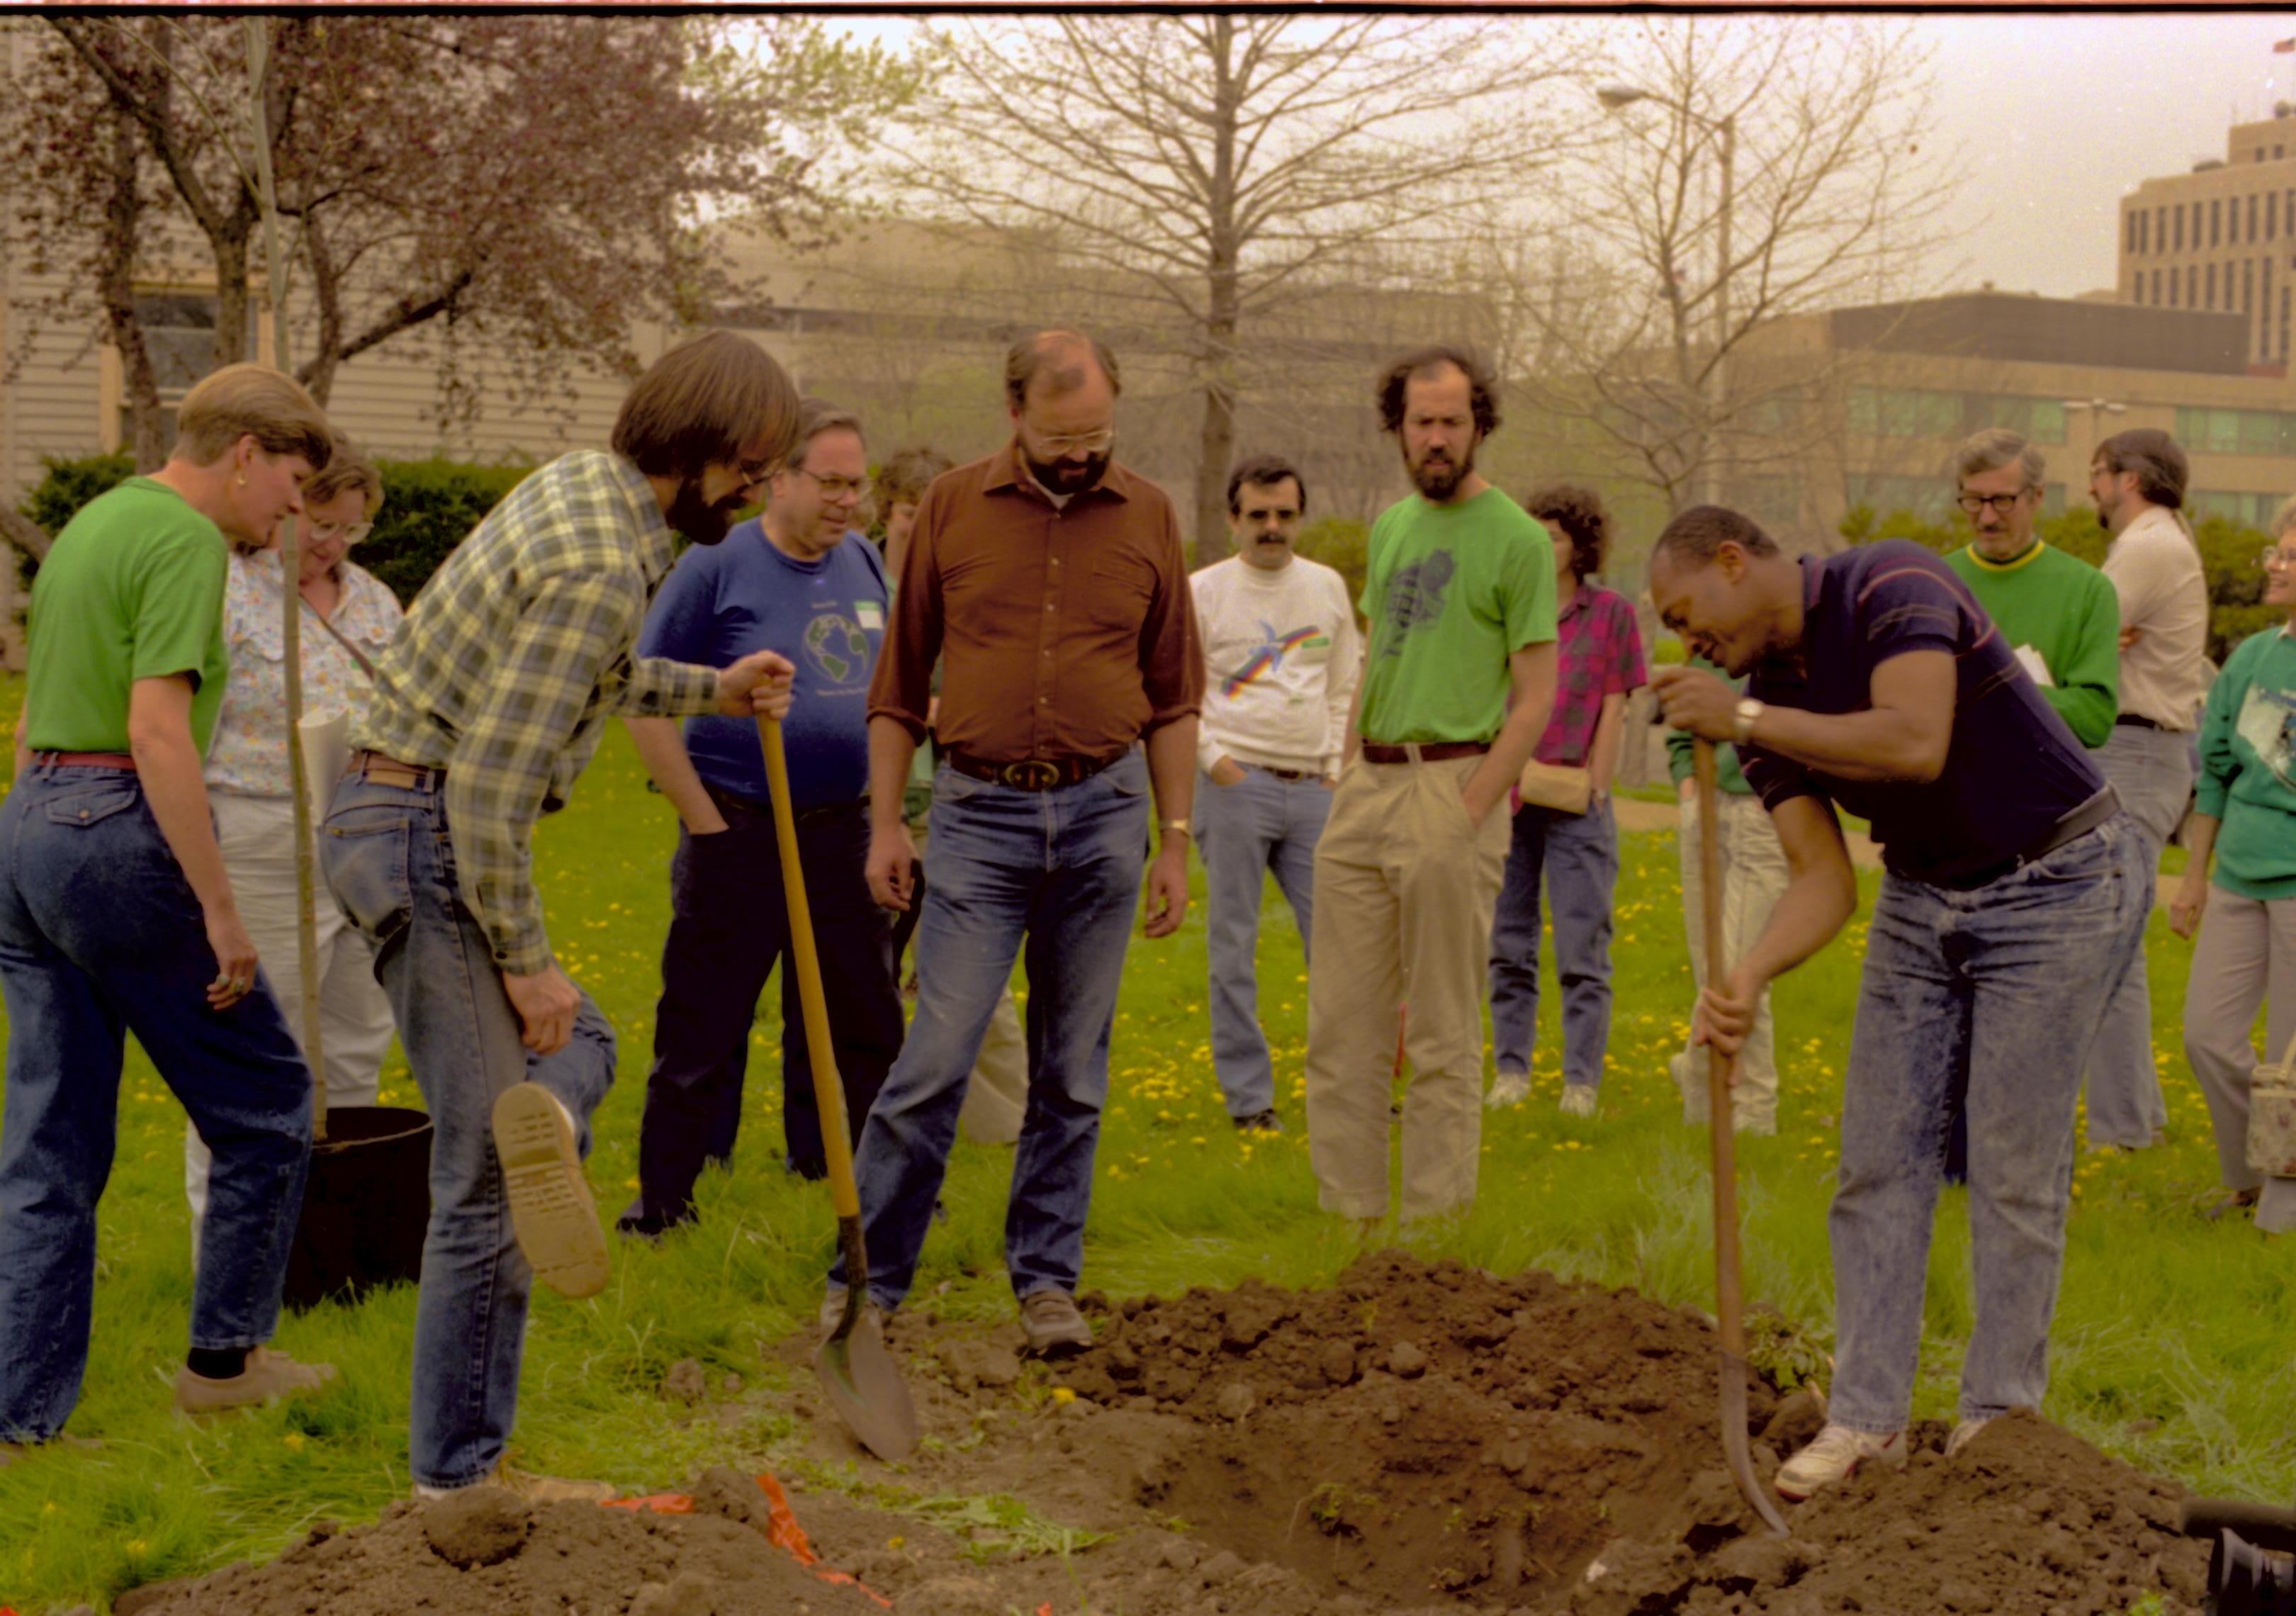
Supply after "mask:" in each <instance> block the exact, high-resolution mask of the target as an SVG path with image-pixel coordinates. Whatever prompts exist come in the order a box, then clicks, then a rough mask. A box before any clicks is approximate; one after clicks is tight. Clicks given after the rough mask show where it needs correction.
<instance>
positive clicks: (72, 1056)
mask: <svg viewBox="0 0 2296 1616" xmlns="http://www.w3.org/2000/svg"><path fill="white" fill-rule="evenodd" d="M215 976H216V956H215V952H214V950H213V949H212V948H210V947H209V946H208V936H207V923H206V921H205V918H204V917H203V915H202V914H201V909H200V904H199V899H198V898H195V897H193V893H192V889H191V884H190V883H189V882H186V881H185V880H184V872H183V867H182V866H181V865H178V864H177V863H176V856H175V855H174V853H172V852H170V851H169V850H168V843H167V841H166V839H165V838H164V837H163V836H162V835H161V834H160V825H159V822H158V821H157V820H155V819H154V818H152V809H151V807H150V805H149V804H148V803H147V802H146V800H145V799H144V795H143V783H142V782H141V781H140V780H138V778H137V777H136V775H135V773H134V771H132V770H128V769H110V768H86V767H56V766H53V765H49V766H41V767H33V768H32V769H30V770H29V771H27V772H26V773H25V774H24V775H22V776H21V778H19V779H18V780H17V782H16V784H15V788H14V790H12V792H10V793H9V795H8V798H7V800H6V802H5V803H4V804H0V989H4V991H5V994H6V998H7V1005H8V1093H7V1100H6V1105H5V1110H4V1112H0V1342H4V1343H6V1344H5V1346H4V1347H0V1441H10V1442H39V1441H45V1440H47V1439H49V1438H50V1437H53V1436H54V1435H55V1433H56V1432H57V1431H59V1430H60V1429H61V1427H62V1425H63V1423H64V1421H65V1420H66V1419H67V1418H68V1417H69V1416H70V1414H71V1411H72V1406H73V1405H74V1404H75V1403H77V1402H78V1400H79V1384H80V1376H81V1375H82V1374H83V1373H84V1372H85V1371H86V1367H87V1338H88V1322H89V1315H90V1310H91V1308H92V1306H93V1303H94V1292H95V1206H96V1202H97V1201H98V1200H99V1199H100V1198H101V1197H102V1194H103V1186H104V1183H105V1181H106V1180H107V1179H108V1178H109V1177H111V1159H112V1153H113V1150H114V1148H115V1145H116V1143H117V1138H118V1129H119V1074H120V1063H121V1059H122V1055H123V1039H124V1037H125V1035H126V1034H127V1033H128V1032H133V1033H134V1034H135V1040H136V1042H137V1043H139V1044H141V1045H142V1046H143V1051H144V1053H145V1054H148V1055H150V1056H151V1057H152V1065H153V1066H155V1067H157V1068H158V1069H159V1071H160V1078H161V1079H163V1080H164V1081H165V1082H166V1083H167V1085H168V1087H169V1088H170V1089H172V1090H174V1091H175V1095H176V1099H178V1100H180V1101H182V1102H183V1105H184V1110H185V1111H186V1112H189V1113H190V1114H191V1119H192V1125H193V1127H194V1128H198V1129H199V1131H200V1136H201V1138H203V1139H205V1140H206V1141H207V1142H208V1144H209V1146H210V1147H211V1148H212V1150H213V1151H214V1153H215V1163H214V1169H213V1172H212V1174H211V1176H210V1177H209V1188H208V1215H207V1239H206V1260H204V1261H202V1262H201V1264H200V1265H199V1274H198V1276H197V1278H196V1279H195V1280H194V1281H193V1286H192V1345H193V1347H195V1348H201V1349H212V1350H222V1349H230V1348H234V1347H256V1346H260V1345H262V1344H263V1343H264V1342H265V1341H269V1340H270V1339H271V1333H272V1331H273V1330H274V1329H275V1328H276V1326H277V1325H278V1322H279V1293H280V1288H281V1286H282V1285H283V1284H284V1283H285V1280H286V1274H287V1251H288V1248H289V1247H290V1246H291V1244H292V1243H294V1238H295V1223H296V1219H297V1218H298V1217H299V1215H300V1214H301V1211H302V1206H303V1178H304V1174H305V1172H306V1170H307V1168H308V1167H309V1165H310V1156H311V1076H310V1072H309V1071H308V1070H307V1069H306V1068H305V1066H304V1064H303V1057H302V1055H301V1054H299V1053H298V1051H297V1049H296V1046H295V1040H294V1039H293V1038H291V1037H290V1036H289V1034H288V1031H287V1022H286V1020H285V1018H284V1017H283V1016H282V1015H281V1014H280V1012H279V1004H278V1001H277V1000H276V999H275V998H274V997H272V993H271V988H270V986H269V984H268V983H267V982H264V981H258V983H257V985H256V988H255V991H254V992H253V993H250V994H249V995H248V996H247V997H245V998H243V999H242V1000H240V1002H239V1003H238V1004H236V1005H234V1006H232V1007H231V1008H230V1009H228V1010H221V1011H218V1010H214V1009H210V1008H209V1005H208V1002H207V987H208V984H209V982H211V981H213V980H215Z"/></svg>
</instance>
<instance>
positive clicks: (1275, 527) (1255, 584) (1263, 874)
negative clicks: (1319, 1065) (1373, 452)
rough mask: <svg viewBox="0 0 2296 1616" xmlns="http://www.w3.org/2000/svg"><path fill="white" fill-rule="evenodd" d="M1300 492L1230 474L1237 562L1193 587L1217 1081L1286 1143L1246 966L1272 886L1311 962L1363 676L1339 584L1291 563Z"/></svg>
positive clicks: (1297, 487)
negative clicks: (1315, 907) (1322, 844)
mask: <svg viewBox="0 0 2296 1616" xmlns="http://www.w3.org/2000/svg"><path fill="white" fill-rule="evenodd" d="M1307 509H1308V488H1307V484H1306V483H1305V482H1304V481H1303V480H1301V479H1300V473H1299V472H1298V470H1297V469H1295V468H1294V467H1293V466H1292V465H1291V464H1290V463H1287V462H1285V461H1283V460H1281V459H1279V458H1277V457H1276V456H1275V455H1258V456H1256V457H1254V458H1252V459H1250V460H1245V461H1242V462H1239V463H1237V465H1236V468H1235V469H1234V471H1233V472H1229V473H1228V479H1227V513H1228V527H1229V530H1230V532H1231V533H1232V534H1233V536H1234V540H1235V554H1234V555H1232V556H1230V557H1228V558H1227V559H1226V561H1221V562H1213V563H1212V564H1211V565H1210V566H1209V567H1206V568H1204V569H1203V570H1201V571H1200V572H1197V573H1196V574H1194V576H1193V578H1191V579H1190V580H1189V587H1190V589H1191V590H1192V591H1193V594H1194V596H1195V605H1196V626H1197V630H1198V636H1199V637H1200V638H1201V640H1202V641H1203V644H1204V661H1205V673H1206V678H1205V681H1204V686H1205V688H1204V710H1203V723H1202V726H1201V729H1200V730H1199V731H1198V736H1197V748H1196V751H1197V763H1198V765H1199V767H1201V769H1202V771H1203V774H1204V775H1205V777H1206V779H1205V782H1204V783H1200V784H1199V785H1198V786H1197V787H1196V803H1195V818H1196V823H1195V842H1196V850H1197V851H1198V853H1199V854H1201V857H1202V858H1203V861H1204V884H1205V887H1206V889H1207V893H1208V897H1209V899H1210V906H1209V910H1208V919H1207V923H1206V924H1207V930H1208V932H1209V944H1210V956H1211V993H1210V1002H1211V1014H1212V1066H1213V1069H1214V1070H1216V1071H1217V1072H1218V1074H1219V1082H1220V1089H1221V1092H1222V1093H1223V1094H1225V1095H1226V1096H1227V1110H1228V1115H1229V1116H1230V1117H1232V1118H1233V1119H1234V1121H1235V1125H1236V1127H1238V1128H1243V1129H1247V1130H1252V1131H1259V1132H1266V1133H1281V1132H1283V1122H1282V1121H1281V1120H1279V1119H1278V1118H1277V1116H1276V1114H1275V1069H1274V1067H1273V1065H1272V1064H1271V1063H1270V1062H1269V1060H1268V1054H1267V1035H1266V1034H1265V1033H1264V1032H1262V1031H1261V1030H1260V1026H1259V982H1258V972H1257V970H1256V966H1255V956H1256V952H1257V949H1258V947H1259V899H1260V894H1261V893H1262V891H1263V890H1265V889H1266V886H1267V872H1268V871H1270V870H1273V871H1274V872H1275V882H1276V884H1277V885H1278V886H1280V887H1282V888H1283V896H1284V898H1285V900H1286V901H1288V902H1289V903H1290V904H1291V906H1292V919H1293V920H1294V921H1296V922H1297V923H1298V924H1299V927H1300V947H1301V949H1302V951H1303V952H1304V951H1305V949H1306V947H1307V939H1308V933H1309V931H1310V921H1309V916H1310V913H1311V905H1312V904H1313V901H1314V894H1315V881H1316V838H1318V837H1320V836H1321V835H1322V834H1323V833H1324V820H1325V819H1326V818H1327V817H1328V816H1330V814H1331V811H1332V795H1331V792H1332V786H1333V783H1334V782H1335V781H1336V780H1337V779H1338V778H1339V773H1340V753H1341V748H1342V746H1343V745H1344V743H1345V740H1346V736H1347V728H1348V710H1349V704H1350V703H1351V702H1352V701H1354V699H1355V686H1356V675H1357V670H1358V669H1360V668H1361V667H1362V664H1363V638H1362V636H1361V634H1360V633H1359V632H1358V631H1357V628H1356V614H1355V608H1354V606H1353V605H1352V604H1351V603H1349V599H1348V586H1347V580H1346V579H1344V578H1341V576H1340V575H1339V573H1337V572H1336V571H1334V570H1333V569H1331V568H1329V567H1326V566H1324V565H1323V564H1322V563H1321V562H1311V561H1308V560H1305V559H1303V558H1302V557H1300V556H1299V555H1298V554H1294V553H1293V550H1292V543H1293V541H1294V540H1295V539H1296V538H1297V537H1299V533H1300V520H1301V519H1302V518H1303V517H1304V516H1305V515H1306V514H1307Z"/></svg>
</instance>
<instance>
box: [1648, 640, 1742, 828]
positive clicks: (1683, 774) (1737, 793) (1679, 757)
mask: <svg viewBox="0 0 2296 1616" xmlns="http://www.w3.org/2000/svg"><path fill="white" fill-rule="evenodd" d="M1688 666H1690V667H1692V668H1695V669H1698V670H1699V672H1701V673H1710V674H1713V675H1716V676H1717V677H1728V676H1726V675H1725V674H1723V672H1722V670H1721V669H1718V668H1717V667H1715V666H1714V664H1713V663H1711V662H1710V661H1708V660H1706V659H1705V658H1703V657H1692V658H1690V659H1689V662H1688ZM1730 688H1731V689H1733V690H1735V691H1738V692H1740V693H1743V692H1744V691H1745V688H1746V681H1745V680H1743V679H1731V680H1730ZM1661 722H1663V720H1661ZM1693 745H1694V743H1693V742H1692V740H1691V738H1690V732H1689V731H1688V730H1686V729H1677V728H1675V727H1674V726H1672V725H1670V724H1669V725H1667V726H1666V769H1667V773H1669V774H1670V775H1673V776H1674V783H1675V784H1676V785H1677V786H1679V785H1680V784H1681V783H1683V782H1684V781H1685V780H1687V779H1689V778H1690V776H1691V775H1692V773H1693V771H1694V770H1695V769H1696V767H1697V760H1696V754H1695V752H1694V751H1693ZM1714 783H1715V784H1716V785H1718V786H1719V787H1720V788H1721V789H1722V790H1723V791H1724V792H1726V793H1728V794H1729V795H1731V796H1733V797H1751V796H1752V795H1753V794H1754V788H1753V787H1752V786H1751V785H1749V784H1747V783H1746V771H1745V770H1744V769H1743V768H1740V767H1738V749H1737V748H1736V747H1734V746H1733V745H1731V744H1730V743H1729V742H1727V741H1724V742H1718V744H1717V745H1716V746H1715V748H1714Z"/></svg>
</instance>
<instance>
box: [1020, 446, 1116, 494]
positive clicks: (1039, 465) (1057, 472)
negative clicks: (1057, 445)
mask: <svg viewBox="0 0 2296 1616" xmlns="http://www.w3.org/2000/svg"><path fill="white" fill-rule="evenodd" d="M1113 453H1114V451H1112V450H1111V451H1109V452H1108V453H1106V454H1099V455H1093V456H1092V457H1091V458H1089V459H1087V461H1085V462H1084V463H1083V464H1081V465H1079V464H1078V463H1076V462H1075V461H1072V460H1050V461H1046V460H1038V459H1037V458H1036V457H1035V456H1033V455H1026V454H1025V453H1024V455H1022V458H1023V459H1025V460H1027V462H1028V464H1029V476H1031V477H1033V478H1035V479H1036V480H1037V483H1038V484H1039V485H1040V486H1041V487H1042V488H1044V490H1045V492H1046V493H1047V494H1062V495H1067V494H1081V493H1083V492H1084V491H1085V490H1086V489H1087V488H1098V487H1099V486H1100V480H1101V479H1102V478H1103V477H1105V476H1106V475H1108V462H1109V458H1110V455H1111V454H1113Z"/></svg>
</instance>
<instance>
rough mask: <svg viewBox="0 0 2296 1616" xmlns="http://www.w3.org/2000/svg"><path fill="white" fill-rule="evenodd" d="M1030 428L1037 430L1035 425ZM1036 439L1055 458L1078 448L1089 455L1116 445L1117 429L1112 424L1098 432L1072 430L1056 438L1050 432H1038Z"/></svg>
mask: <svg viewBox="0 0 2296 1616" xmlns="http://www.w3.org/2000/svg"><path fill="white" fill-rule="evenodd" d="M1029 430H1030V431H1032V432H1034V431H1036V430H1035V429H1034V428H1033V427H1032V428H1030V429H1029ZM1036 439H1037V446H1038V447H1041V448H1043V449H1044V450H1045V452H1046V453H1047V454H1049V455H1053V456H1054V458H1055V459H1057V458H1058V457H1059V456H1061V455H1069V454H1073V453H1075V452H1076V451H1077V450H1078V449H1081V450H1083V451H1084V452H1085V453H1086V454H1087V455H1101V454H1105V453H1106V452H1107V451H1108V450H1109V449H1110V448H1111V447H1113V446H1114V444H1115V442H1116V429H1115V428H1114V427H1112V426H1104V427H1103V428H1101V429H1100V431H1096V432H1071V433H1070V434H1068V435H1067V436H1066V437H1063V438H1054V437H1053V436H1051V435H1050V434H1048V433H1045V432H1036Z"/></svg>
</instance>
